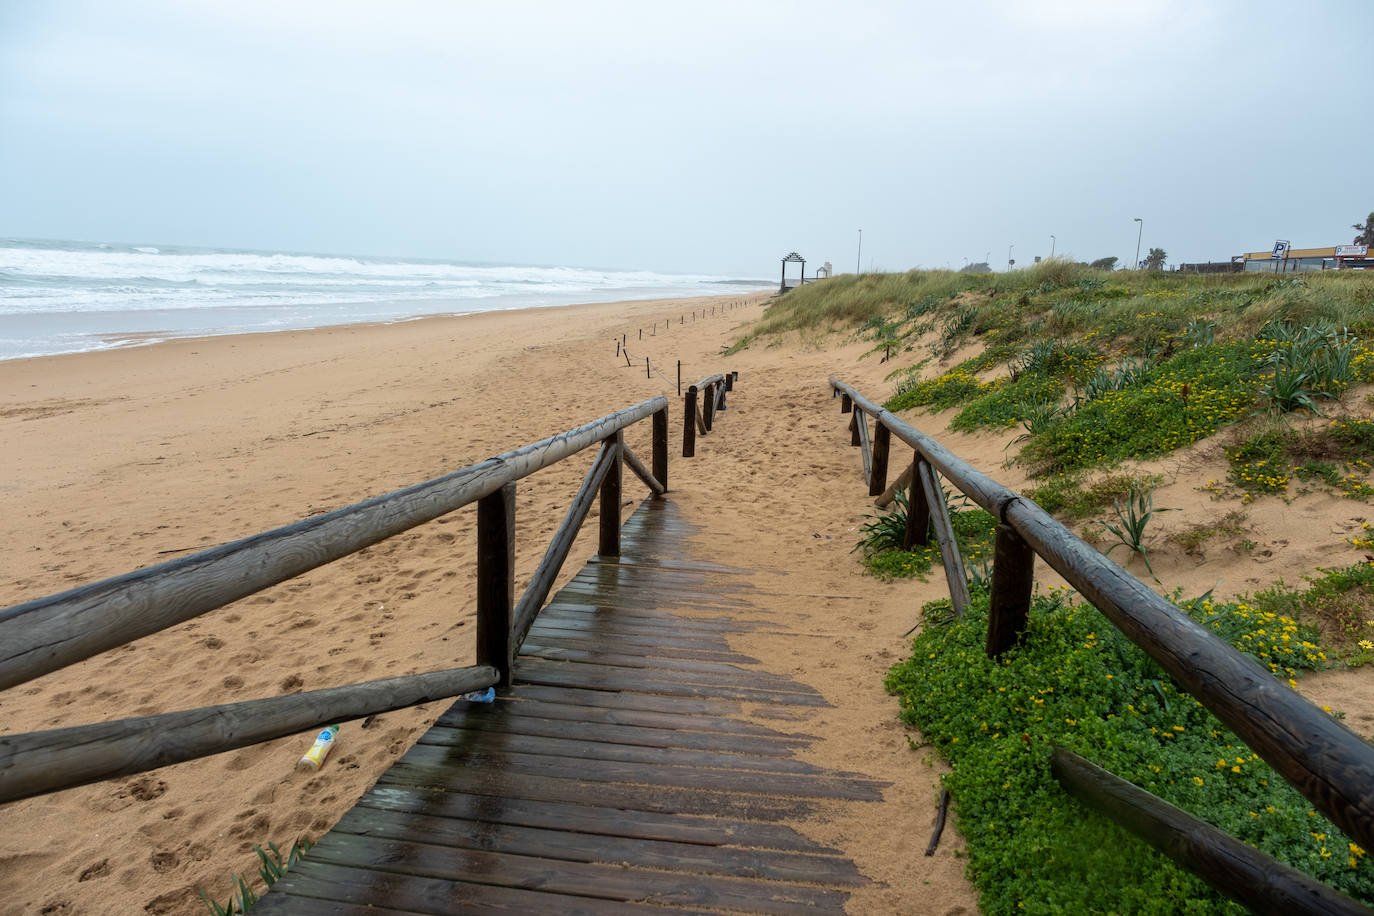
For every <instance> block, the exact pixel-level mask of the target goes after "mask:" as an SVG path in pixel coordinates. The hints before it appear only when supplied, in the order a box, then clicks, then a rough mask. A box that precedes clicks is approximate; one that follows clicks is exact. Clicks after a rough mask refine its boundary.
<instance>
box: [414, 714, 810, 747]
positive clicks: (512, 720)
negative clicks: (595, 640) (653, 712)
mask: <svg viewBox="0 0 1374 916" xmlns="http://www.w3.org/2000/svg"><path fill="white" fill-rule="evenodd" d="M450 723H451V724H450ZM440 726H447V727H450V728H460V729H468V730H472V731H488V732H499V733H502V734H510V735H529V736H532V737H544V738H564V739H569V740H575V741H583V742H593V741H594V742H604V743H606V744H628V745H634V746H637V747H664V748H684V749H692V750H703V751H720V752H724V753H731V754H752V755H756V756H765V757H790V756H792V754H793V753H794V752H795V751H796V750H797V749H798V748H799V747H800V746H802V745H803V744H804V742H801V741H798V740H796V739H785V738H770V737H762V736H756V735H738V734H720V733H714V732H703V731H688V730H685V729H679V728H645V727H642V726H633V725H601V724H595V723H587V722H582V721H576V720H571V721H570V720H568V719H550V718H539V717H535V716H525V715H520V714H519V713H515V712H502V713H501V714H500V715H493V716H486V717H482V718H477V717H475V716H467V717H460V718H455V719H450V720H449V722H445V721H443V720H442V719H441V720H440V721H439V722H437V723H435V727H436V728H437V727H440Z"/></svg>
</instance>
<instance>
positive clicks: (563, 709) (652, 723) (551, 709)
mask: <svg viewBox="0 0 1374 916" xmlns="http://www.w3.org/2000/svg"><path fill="white" fill-rule="evenodd" d="M530 690H531V688H526V689H524V690H522V691H521V693H520V694H519V695H518V696H513V697H501V698H498V699H497V701H496V707H497V708H500V706H501V705H502V704H503V703H508V704H510V706H509V710H510V712H509V714H510V715H513V716H530V717H536V718H539V719H566V720H569V721H574V722H581V723H584V724H586V725H611V726H617V725H624V726H639V727H643V728H653V729H658V728H661V729H671V730H673V731H679V732H707V733H713V734H725V735H748V736H756V737H765V738H768V739H770V740H771V741H775V742H783V743H797V744H807V743H810V742H812V741H815V740H816V738H815V736H814V735H808V734H805V733H802V732H783V731H778V730H777V729H775V728H772V727H770V726H767V725H761V724H759V723H757V722H747V721H745V720H743V719H730V718H724V717H719V716H708V715H702V714H688V715H682V714H678V713H670V712H648V711H644V710H638V709H617V708H613V707H603V706H592V705H590V704H582V705H571V704H568V703H545V702H542V701H541V700H537V699H534V698H532V697H531V696H530ZM446 717H447V714H446V715H445V717H441V718H440V719H439V723H440V724H444V725H449V724H452V723H451V722H449V721H445V718H446Z"/></svg>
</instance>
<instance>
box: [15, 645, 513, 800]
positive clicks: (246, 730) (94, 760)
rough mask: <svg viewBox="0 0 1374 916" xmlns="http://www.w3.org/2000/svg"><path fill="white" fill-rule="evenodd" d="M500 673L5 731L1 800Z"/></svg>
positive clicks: (398, 703) (151, 765)
mask: <svg viewBox="0 0 1374 916" xmlns="http://www.w3.org/2000/svg"><path fill="white" fill-rule="evenodd" d="M496 680H497V674H496V669H494V668H491V667H488V666H475V667H470V668H452V669H449V670H447V671H430V672H427V673H424V674H411V675H406V676H404V677H390V678H383V679H381V680H376V681H367V682H364V683H361V684H350V685H349V686H347V687H329V688H326V689H324V690H312V691H308V692H306V693H293V694H288V695H286V696H280V697H268V698H266V699H262V700H247V701H245V702H242V703H230V704H227V705H224V706H207V707H203V708H201V709H188V710H184V711H181V712H169V713H163V714H161V715H156V716H139V717H137V718H132V719H119V720H117V721H113V722H100V723H97V724H94V725H78V726H74V727H72V728H58V729H53V730H51V731H42V732H27V733H25V734H21V735H5V736H3V737H0V803H3V802H11V801H17V800H19V799H21V798H29V797H31V796H34V795H42V794H43V793H45V792H56V791H58V790H59V789H70V788H72V787H73V786H82V785H85V784H87V783H91V782H97V781H99V780H102V779H114V778H116V777H119V776H129V775H131V774H133V773H141V772H143V771H145V770H152V769H156V768H157V767H161V766H166V765H167V764H170V763H181V762H182V761H186V760H194V759H196V758H197V757H206V756H209V755H210V754H219V753H222V752H224V751H231V750H234V749H235V748H240V747H247V746H248V745H250V744H258V743H259V742H262V741H270V740H272V739H273V738H284V737H286V736H288V735H295V734H299V733H300V732H303V731H306V730H308V729H312V728H318V727H319V726H321V725H328V724H329V723H331V722H341V721H348V720H350V719H360V718H362V717H363V716H370V715H376V714H377V713H383V712H389V711H391V710H393V709H401V708H403V707H406V706H414V705H416V704H418V703H427V702H429V701H430V700H438V699H443V698H445V697H453V696H458V695H459V694H463V693H467V692H469V691H472V690H482V689H484V688H486V687H490V686H492V685H493V684H495V683H496Z"/></svg>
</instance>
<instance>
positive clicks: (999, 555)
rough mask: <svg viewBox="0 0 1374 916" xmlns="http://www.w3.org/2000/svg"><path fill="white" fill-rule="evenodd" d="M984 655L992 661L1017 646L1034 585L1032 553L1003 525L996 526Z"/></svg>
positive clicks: (1028, 546) (1026, 545) (1033, 557)
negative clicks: (990, 597)
mask: <svg viewBox="0 0 1374 916" xmlns="http://www.w3.org/2000/svg"><path fill="white" fill-rule="evenodd" d="M995 543H996V547H995V548H994V552H993V560H992V606H991V608H990V609H989V612H988V640H987V653H988V657H989V658H996V657H997V656H999V655H1001V654H1002V653H1003V652H1005V651H1007V650H1008V649H1010V648H1011V647H1012V646H1014V645H1017V644H1018V643H1020V642H1021V638H1022V635H1023V634H1024V633H1025V631H1026V621H1027V618H1028V617H1029V615H1030V602H1031V589H1032V588H1033V587H1034V585H1035V551H1034V550H1032V549H1031V546H1030V545H1029V544H1027V543H1026V542H1025V540H1023V539H1022V537H1021V535H1019V534H1017V533H1016V529H1015V528H1013V527H1011V526H1010V525H1008V524H1006V523H1005V522H1003V523H1001V524H999V525H998V526H997V537H996V541H995Z"/></svg>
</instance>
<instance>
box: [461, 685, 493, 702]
mask: <svg viewBox="0 0 1374 916" xmlns="http://www.w3.org/2000/svg"><path fill="white" fill-rule="evenodd" d="M458 699H460V700H467V701H468V702H469V703H490V702H492V701H493V700H495V699H496V688H495V687H488V688H487V689H486V690H474V691H473V692H472V693H465V694H463V695H462V696H460V697H459V698H458Z"/></svg>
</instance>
